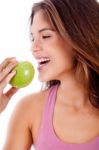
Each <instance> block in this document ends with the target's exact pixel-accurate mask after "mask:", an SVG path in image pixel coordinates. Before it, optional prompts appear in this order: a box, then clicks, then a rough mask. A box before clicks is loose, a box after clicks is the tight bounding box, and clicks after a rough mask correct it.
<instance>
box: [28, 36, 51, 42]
mask: <svg viewBox="0 0 99 150" xmlns="http://www.w3.org/2000/svg"><path fill="white" fill-rule="evenodd" d="M50 37H51V36H50V35H48V36H42V38H43V39H47V38H50ZM30 40H31V41H32V42H33V41H34V38H33V36H31V37H30Z"/></svg>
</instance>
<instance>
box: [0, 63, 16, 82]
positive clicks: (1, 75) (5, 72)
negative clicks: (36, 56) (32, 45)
mask: <svg viewBox="0 0 99 150" xmlns="http://www.w3.org/2000/svg"><path fill="white" fill-rule="evenodd" d="M17 63H18V62H17V61H13V62H10V63H9V64H8V65H7V66H6V67H5V68H4V69H3V71H2V72H1V73H0V82H2V80H3V79H4V78H5V77H6V76H7V75H8V74H9V73H10V72H11V71H12V69H14V67H15V66H16V65H17Z"/></svg>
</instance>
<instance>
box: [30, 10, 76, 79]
mask: <svg viewBox="0 0 99 150" xmlns="http://www.w3.org/2000/svg"><path fill="white" fill-rule="evenodd" d="M31 38H32V39H31V40H32V46H31V51H32V53H33V56H34V57H35V59H36V60H37V62H38V71H39V80H40V81H43V82H47V81H50V80H55V79H56V80H61V79H63V78H65V77H66V74H69V73H71V72H72V70H73V58H74V57H73V51H72V47H71V46H70V45H69V44H68V42H66V41H64V40H63V39H62V37H61V36H60V35H59V33H58V32H57V31H56V30H55V28H53V26H52V25H51V23H50V21H49V19H48V17H47V16H46V14H45V13H44V11H42V10H39V11H38V12H36V14H35V15H34V18H33V23H32V26H31Z"/></svg>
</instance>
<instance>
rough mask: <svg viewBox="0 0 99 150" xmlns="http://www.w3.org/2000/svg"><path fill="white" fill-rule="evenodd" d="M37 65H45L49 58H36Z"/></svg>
mask: <svg viewBox="0 0 99 150" xmlns="http://www.w3.org/2000/svg"><path fill="white" fill-rule="evenodd" d="M37 62H38V64H39V66H43V65H46V64H47V63H49V62H50V59H49V58H40V59H38V60H37Z"/></svg>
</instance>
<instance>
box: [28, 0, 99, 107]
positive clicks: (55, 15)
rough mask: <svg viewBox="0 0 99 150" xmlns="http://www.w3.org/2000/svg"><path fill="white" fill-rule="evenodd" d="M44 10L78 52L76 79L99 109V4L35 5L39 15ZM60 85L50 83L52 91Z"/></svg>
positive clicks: (53, 1)
mask: <svg viewBox="0 0 99 150" xmlns="http://www.w3.org/2000/svg"><path fill="white" fill-rule="evenodd" d="M40 9H42V10H43V11H45V13H46V14H47V16H48V17H49V19H50V21H51V23H52V25H54V27H55V29H56V30H57V31H58V33H59V34H60V36H61V37H62V38H63V39H64V40H65V39H66V40H67V39H68V42H69V43H70V44H71V46H72V48H73V49H74V52H75V60H76V67H75V75H76V78H77V80H78V81H79V82H81V83H82V84H84V86H85V88H86V92H87V94H88V96H89V100H90V102H91V104H92V105H93V106H95V107H96V108H99V3H98V2H97V1H96V0H76V1H75V0H43V1H41V2H39V3H35V4H34V5H33V7H32V12H31V17H30V20H31V23H30V25H32V23H33V17H34V15H35V13H36V12H37V11H38V10H40ZM57 83H60V81H57V80H53V81H49V82H47V86H48V87H51V86H53V85H55V84H57Z"/></svg>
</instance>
